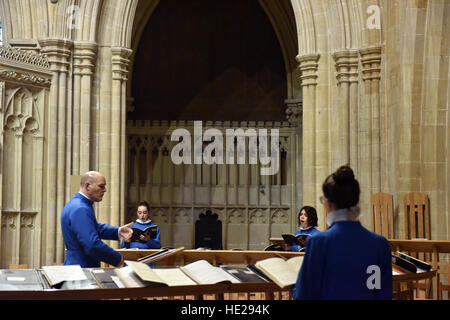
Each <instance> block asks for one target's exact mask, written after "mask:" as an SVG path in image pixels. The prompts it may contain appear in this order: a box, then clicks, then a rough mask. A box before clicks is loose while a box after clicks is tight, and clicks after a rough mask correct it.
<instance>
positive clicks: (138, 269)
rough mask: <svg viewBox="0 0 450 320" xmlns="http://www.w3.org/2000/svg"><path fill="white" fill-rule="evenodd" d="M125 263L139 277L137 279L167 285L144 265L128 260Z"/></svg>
mask: <svg viewBox="0 0 450 320" xmlns="http://www.w3.org/2000/svg"><path fill="white" fill-rule="evenodd" d="M125 263H126V264H127V265H128V266H129V267H130V268H131V269H132V270H133V271H134V272H135V273H136V274H137V275H138V276H139V278H141V280H144V281H148V282H156V283H161V284H165V285H167V284H166V282H165V281H164V280H163V279H161V278H160V277H159V276H158V275H157V274H156V273H155V272H154V271H153V270H152V268H150V267H149V266H148V265H146V264H145V263H142V262H137V261H130V260H125Z"/></svg>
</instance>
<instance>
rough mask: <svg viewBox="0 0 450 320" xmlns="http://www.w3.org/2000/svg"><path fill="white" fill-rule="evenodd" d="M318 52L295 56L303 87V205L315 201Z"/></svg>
mask: <svg viewBox="0 0 450 320" xmlns="http://www.w3.org/2000/svg"><path fill="white" fill-rule="evenodd" d="M319 57H320V55H319V54H308V55H301V56H297V61H298V62H299V69H300V72H301V76H300V79H301V86H302V89H303V115H302V122H303V123H302V127H303V139H302V142H301V143H302V146H301V149H302V157H303V177H302V178H303V183H302V185H303V188H302V190H303V193H302V196H303V197H302V198H303V201H302V203H303V205H315V203H316V198H317V194H316V152H315V151H316V146H315V143H316V86H317V78H318V73H317V71H318V67H319V63H318V61H319Z"/></svg>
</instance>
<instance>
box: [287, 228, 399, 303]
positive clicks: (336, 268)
mask: <svg viewBox="0 0 450 320" xmlns="http://www.w3.org/2000/svg"><path fill="white" fill-rule="evenodd" d="M370 266H377V267H378V268H379V269H378V270H379V272H378V275H377V274H376V272H374V271H373V269H371V267H370ZM377 276H378V278H379V281H378V287H379V289H377V288H376V287H375V288H374V286H373V285H374V284H376V283H377V282H376V281H374V279H375V278H374V277H377ZM292 296H293V298H294V299H296V300H303V299H309V300H322V299H329V300H358V299H362V300H374V299H376V300H378V299H380V300H381V299H389V300H390V299H392V261H391V249H390V246H389V242H388V241H387V240H386V239H385V238H384V237H383V236H381V235H378V234H376V233H374V232H371V231H369V230H367V229H365V228H364V227H363V226H362V225H361V223H360V222H359V221H339V222H335V223H334V224H332V225H331V227H330V228H329V229H328V230H326V231H323V232H320V233H318V234H316V235H314V236H313V237H309V238H308V240H307V241H306V254H305V257H304V260H303V263H302V266H301V268H300V271H299V275H298V278H297V282H296V284H295V286H294V288H293V290H292Z"/></svg>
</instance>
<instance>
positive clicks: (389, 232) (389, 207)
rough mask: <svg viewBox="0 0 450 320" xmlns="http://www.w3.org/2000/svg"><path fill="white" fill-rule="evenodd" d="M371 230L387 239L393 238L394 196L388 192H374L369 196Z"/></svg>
mask: <svg viewBox="0 0 450 320" xmlns="http://www.w3.org/2000/svg"><path fill="white" fill-rule="evenodd" d="M370 209H371V213H372V231H373V232H376V233H378V234H381V235H382V236H384V237H385V238H387V239H395V233H394V197H393V196H392V195H391V194H388V193H383V192H379V193H375V194H373V195H372V196H371V198H370Z"/></svg>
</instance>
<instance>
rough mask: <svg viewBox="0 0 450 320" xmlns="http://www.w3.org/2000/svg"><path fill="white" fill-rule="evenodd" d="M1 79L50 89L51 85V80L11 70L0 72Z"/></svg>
mask: <svg viewBox="0 0 450 320" xmlns="http://www.w3.org/2000/svg"><path fill="white" fill-rule="evenodd" d="M0 79H3V80H6V81H8V80H9V81H17V82H23V83H27V84H34V85H39V86H45V87H49V86H50V85H51V81H50V79H46V78H43V77H39V76H36V75H32V74H27V73H19V72H16V71H11V70H3V71H0Z"/></svg>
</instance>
